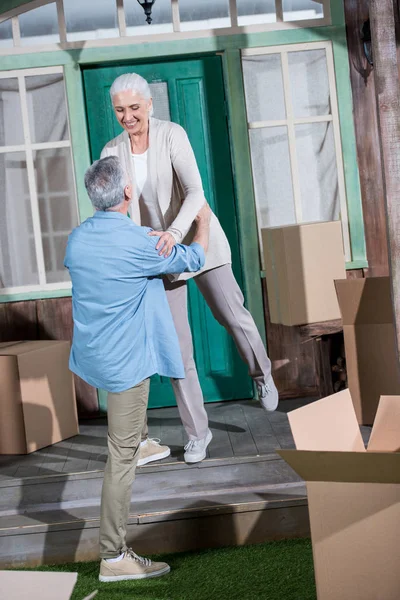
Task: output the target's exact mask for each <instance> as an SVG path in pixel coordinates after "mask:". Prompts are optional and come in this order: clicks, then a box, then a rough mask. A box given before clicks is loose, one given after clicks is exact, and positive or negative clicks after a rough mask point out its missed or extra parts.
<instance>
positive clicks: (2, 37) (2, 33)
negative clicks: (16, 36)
mask: <svg viewBox="0 0 400 600" xmlns="http://www.w3.org/2000/svg"><path fill="white" fill-rule="evenodd" d="M13 45H14V42H13V35H12V25H11V19H9V20H8V21H3V23H0V48H12V46H13Z"/></svg>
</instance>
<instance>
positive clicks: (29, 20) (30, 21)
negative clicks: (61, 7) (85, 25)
mask: <svg viewBox="0 0 400 600" xmlns="http://www.w3.org/2000/svg"><path fill="white" fill-rule="evenodd" d="M18 18H19V27H20V30H21V46H34V45H37V44H40V45H41V46H43V44H58V43H59V42H60V35H59V33H58V19H57V7H56V4H55V3H54V4H46V5H45V6H40V7H39V8H35V9H34V10H30V11H28V12H26V13H23V14H22V15H20V16H19V17H18Z"/></svg>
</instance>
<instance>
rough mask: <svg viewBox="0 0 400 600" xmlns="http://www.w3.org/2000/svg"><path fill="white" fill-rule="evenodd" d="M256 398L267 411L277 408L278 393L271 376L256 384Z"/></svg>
mask: <svg viewBox="0 0 400 600" xmlns="http://www.w3.org/2000/svg"><path fill="white" fill-rule="evenodd" d="M258 399H259V400H260V402H261V406H262V407H263V408H265V410H266V411H268V412H274V410H276V409H277V408H278V403H279V394H278V390H277V389H276V385H275V383H274V380H273V379H272V376H270V377H269V378H268V379H267V381H266V383H264V384H262V385H259V386H258Z"/></svg>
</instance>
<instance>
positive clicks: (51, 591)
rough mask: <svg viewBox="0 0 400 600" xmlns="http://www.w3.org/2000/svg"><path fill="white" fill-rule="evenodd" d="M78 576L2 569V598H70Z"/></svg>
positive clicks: (0, 572)
mask: <svg viewBox="0 0 400 600" xmlns="http://www.w3.org/2000/svg"><path fill="white" fill-rule="evenodd" d="M77 578H78V574H77V573H46V572H41V571H0V598H4V599H5V598H7V600H70V598H71V595H72V592H73V589H74V587H75V584H76V580H77Z"/></svg>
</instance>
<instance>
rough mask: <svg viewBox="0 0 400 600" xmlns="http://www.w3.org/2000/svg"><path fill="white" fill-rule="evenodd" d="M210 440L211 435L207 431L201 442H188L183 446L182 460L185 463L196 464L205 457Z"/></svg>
mask: <svg viewBox="0 0 400 600" xmlns="http://www.w3.org/2000/svg"><path fill="white" fill-rule="evenodd" d="M211 440H212V433H211V431H210V430H209V429H208V430H207V433H206V436H205V437H204V438H203V439H201V440H190V441H189V442H188V443H187V444H186V446H185V454H184V455H183V458H184V460H185V462H186V463H189V464H192V463H198V462H201V461H202V460H204V459H205V457H206V456H207V446H208V444H209V443H210V442H211Z"/></svg>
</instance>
